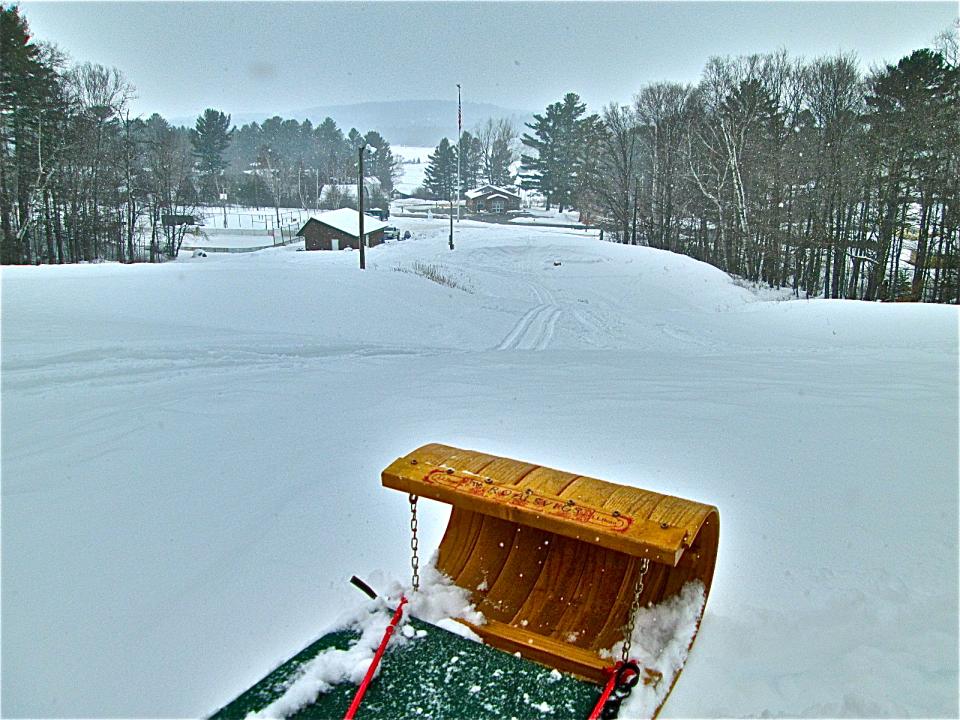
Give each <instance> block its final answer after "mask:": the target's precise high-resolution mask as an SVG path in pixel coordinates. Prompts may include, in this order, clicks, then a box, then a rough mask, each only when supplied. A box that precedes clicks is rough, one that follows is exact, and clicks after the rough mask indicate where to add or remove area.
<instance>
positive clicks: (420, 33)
mask: <svg viewBox="0 0 960 720" xmlns="http://www.w3.org/2000/svg"><path fill="white" fill-rule="evenodd" d="M21 10H22V12H23V13H24V15H25V16H26V17H27V19H28V21H29V23H30V26H31V29H32V30H33V33H34V35H35V36H36V37H37V38H39V39H42V40H49V41H53V42H55V43H56V44H58V45H59V46H60V47H61V49H63V50H65V51H67V52H68V53H69V55H70V56H71V58H72V59H73V60H75V61H91V62H97V63H101V64H103V65H113V66H116V67H117V68H119V69H120V70H122V71H123V72H124V74H126V76H127V77H128V78H129V79H130V80H131V81H132V82H133V83H134V84H135V85H136V87H137V90H138V95H139V98H138V99H137V101H136V102H135V105H134V110H135V111H136V112H142V113H149V112H159V113H161V114H163V115H165V116H168V117H169V116H182V115H195V114H197V113H199V112H201V111H202V110H203V109H204V108H206V107H215V108H218V109H221V110H224V111H225V112H233V113H237V112H243V111H251V112H252V111H263V112H271V113H273V112H276V113H279V114H283V113H284V112H285V111H290V110H295V109H298V108H305V107H310V106H316V105H330V104H346V103H353V102H362V101H372V100H402V99H415V98H441V97H444V98H451V97H452V98H455V97H456V87H455V85H456V83H457V82H460V83H462V84H463V87H464V97H465V99H470V100H474V101H478V102H490V103H495V104H498V105H501V106H505V107H510V108H517V109H520V110H533V111H537V110H541V109H543V107H545V106H546V105H547V104H548V103H550V102H554V101H556V100H558V99H559V98H560V97H561V96H562V95H563V93H565V92H569V91H574V92H577V93H579V94H580V96H581V97H582V98H583V99H584V100H586V101H587V103H588V104H589V106H590V107H591V109H594V110H598V109H599V108H600V107H601V106H602V105H604V104H606V103H607V102H609V101H611V100H618V101H622V102H625V101H628V100H629V99H630V98H631V97H632V96H633V94H634V93H635V92H636V91H637V90H638V89H639V87H640V86H641V85H642V84H643V83H645V82H650V81H655V80H675V81H688V82H693V81H695V80H696V79H697V77H698V75H699V73H700V70H701V68H702V67H703V65H704V63H705V61H706V60H707V58H708V57H709V56H711V55H725V54H731V55H736V54H749V53H756V52H768V51H772V50H775V49H777V48H779V47H784V48H786V49H787V50H788V51H789V52H790V54H791V55H795V56H796V55H803V56H807V57H812V56H816V55H822V54H829V53H834V52H836V51H838V50H848V51H850V50H852V51H854V52H856V53H857V54H858V56H859V57H860V59H861V61H862V64H863V66H864V68H867V67H869V66H870V65H872V64H877V63H880V62H883V61H887V62H895V61H896V60H898V59H899V58H900V57H902V56H903V55H905V54H907V53H908V52H909V51H911V50H913V49H916V48H918V47H925V46H929V44H930V42H931V40H932V38H933V36H934V35H936V34H937V33H938V32H940V31H941V30H943V29H945V28H947V27H948V26H949V25H950V23H951V22H952V21H953V20H954V19H955V18H956V17H957V4H956V3H955V2H943V3H941V2H923V3H920V2H913V3H898V2H857V3H841V2H802V3H787V2H745V3H720V2H666V3H660V2H656V3H655V2H650V3H632V2H631V3H627V2H620V3H574V2H571V3H560V4H555V3H547V2H532V3H503V2H478V3H472V2H471V3H427V2H423V3H400V2H397V3H366V2H350V3H332V2H297V3H279V2H271V3H252V2H251V3H239V2H206V3H179V2H168V3H119V2H118V3H48V2H30V1H24V2H22V3H21Z"/></svg>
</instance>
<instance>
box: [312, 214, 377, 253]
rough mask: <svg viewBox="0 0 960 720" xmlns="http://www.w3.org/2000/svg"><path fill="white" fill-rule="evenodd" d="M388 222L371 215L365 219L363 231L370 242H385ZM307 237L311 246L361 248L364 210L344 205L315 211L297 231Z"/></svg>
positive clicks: (323, 248)
mask: <svg viewBox="0 0 960 720" xmlns="http://www.w3.org/2000/svg"><path fill="white" fill-rule="evenodd" d="M385 227H387V223H385V222H381V221H380V220H376V219H374V218H372V217H370V216H369V215H365V217H364V219H363V234H364V236H365V238H366V243H365V244H366V246H367V247H373V246H375V245H380V244H381V243H382V242H383V229H384V228H385ZM297 235H298V236H299V237H302V238H303V239H304V244H305V245H306V249H307V250H342V249H344V248H348V247H351V248H353V249H354V250H358V249H359V248H360V243H359V237H360V213H358V212H357V211H356V210H351V209H350V208H340V209H339V210H330V211H329V212H324V213H319V214H316V215H311V216H310V217H309V218H308V219H307V221H306V222H305V223H304V224H303V227H301V228H300V230H299V231H298V232H297Z"/></svg>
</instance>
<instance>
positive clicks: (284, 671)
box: [211, 618, 597, 720]
mask: <svg viewBox="0 0 960 720" xmlns="http://www.w3.org/2000/svg"><path fill="white" fill-rule="evenodd" d="M404 627H406V628H410V630H408V631H406V632H405V633H404V635H407V636H408V637H405V638H403V642H402V643H394V644H391V646H390V649H389V650H387V652H386V654H385V655H384V657H383V660H382V661H381V664H380V672H379V674H378V675H377V678H376V680H374V682H373V683H371V685H370V689H369V690H368V691H367V694H366V696H365V697H364V699H363V704H362V705H361V706H360V711H359V713H358V715H357V718H358V720H372V719H375V718H382V719H383V720H400V719H401V718H417V717H420V718H434V719H435V720H442V719H443V718H449V719H450V720H464V719H466V718H471V719H476V718H511V717H512V718H517V719H518V720H520V719H522V720H534V719H535V718H543V719H544V720H545V719H547V718H551V719H552V720H557V719H558V718H586V717H587V716H588V714H589V713H590V710H591V708H592V707H593V705H594V703H595V702H596V699H597V686H596V685H594V684H592V683H589V682H585V681H583V680H580V679H577V678H574V677H571V676H569V675H561V674H560V673H557V672H555V671H554V672H551V671H550V670H548V669H546V668H544V667H543V666H542V665H538V664H536V663H532V662H529V661H527V660H522V659H520V658H517V657H515V656H513V655H508V654H507V653H502V652H500V651H498V650H495V649H493V648H491V647H488V646H486V645H482V644H480V643H478V642H475V641H473V640H468V639H466V638H463V637H460V636H459V635H455V634H453V633H451V632H448V631H447V630H444V629H442V628H439V627H436V626H435V625H431V624H429V623H425V622H422V621H420V620H417V619H416V618H409V619H408V620H407V624H406V625H405V626H404ZM358 638H359V633H358V632H356V631H354V630H351V629H345V630H341V631H338V632H333V633H330V634H328V635H325V636H324V637H322V638H320V639H319V640H318V641H317V642H315V643H314V644H312V645H311V646H309V647H308V648H306V649H305V650H303V651H302V652H301V653H299V654H298V655H296V656H295V657H293V658H291V659H290V660H289V661H287V662H286V663H284V664H283V665H281V666H280V667H278V668H277V669H276V670H274V671H273V672H271V673H270V674H269V675H267V677H265V678H264V679H263V680H261V681H260V682H258V683H257V684H256V685H254V686H253V687H252V688H250V689H249V690H247V691H246V692H244V693H243V694H242V695H240V697H238V698H237V699H236V700H234V701H233V702H231V703H230V704H229V705H227V706H226V707H224V708H222V709H221V710H219V711H217V712H216V713H215V714H214V715H213V716H212V717H211V720H243V719H244V718H247V717H248V716H249V715H251V714H252V715H253V716H254V717H277V716H282V715H286V717H288V718H290V719H292V720H306V719H307V718H310V719H318V720H330V719H331V718H334V719H337V720H339V718H342V717H344V713H345V712H346V710H347V708H348V707H349V705H350V701H351V700H352V699H353V696H354V693H355V692H356V690H357V686H356V685H355V684H353V683H349V682H345V683H341V684H338V685H335V686H333V687H332V688H331V689H330V690H329V691H328V692H325V693H320V694H319V695H317V697H316V699H315V700H314V701H313V702H310V703H308V704H305V705H303V706H301V707H300V708H299V709H296V710H294V711H293V712H292V713H286V712H277V711H276V710H274V709H273V708H275V707H276V706H272V705H271V704H272V703H274V702H276V701H277V700H278V699H280V698H281V697H282V696H283V694H284V691H285V689H286V688H287V687H288V686H289V685H290V684H291V682H292V681H293V680H294V679H295V678H296V677H297V676H298V675H299V674H301V673H303V672H304V669H305V668H306V667H307V666H308V664H309V663H310V661H311V660H313V659H314V658H316V657H318V656H320V655H322V653H324V652H329V651H330V650H344V649H346V648H347V647H349V646H350V645H351V643H354V642H356V641H357V639H358Z"/></svg>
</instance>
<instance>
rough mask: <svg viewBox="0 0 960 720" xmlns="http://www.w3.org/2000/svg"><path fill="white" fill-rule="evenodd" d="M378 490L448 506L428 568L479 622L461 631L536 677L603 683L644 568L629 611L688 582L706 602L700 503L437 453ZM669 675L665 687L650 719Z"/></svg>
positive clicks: (708, 554)
mask: <svg viewBox="0 0 960 720" xmlns="http://www.w3.org/2000/svg"><path fill="white" fill-rule="evenodd" d="M382 482H383V484H384V486H386V487H390V488H394V489H397V490H402V491H404V492H407V493H410V494H412V495H416V496H420V497H426V498H432V499H434V500H440V501H443V502H447V503H450V504H451V505H453V510H452V512H451V515H450V521H449V523H448V525H447V529H446V533H445V534H444V537H443V539H442V541H441V542H440V547H439V549H438V556H437V568H438V569H439V570H440V571H441V572H443V573H445V574H446V575H448V576H449V577H450V578H452V579H453V581H454V582H455V583H456V584H457V585H459V586H460V587H462V588H465V589H467V590H468V591H470V593H471V595H472V597H473V600H474V602H475V604H476V606H477V609H478V610H480V611H481V612H482V613H483V615H484V616H485V617H486V619H487V622H486V624H484V625H482V626H476V625H471V629H472V630H474V632H476V633H477V634H478V635H480V637H482V638H483V640H484V641H485V642H487V643H489V644H490V645H493V646H495V647H498V648H500V649H502V650H506V651H507V652H511V653H513V652H519V653H520V654H521V655H522V656H523V657H525V658H529V659H531V660H534V661H536V662H539V663H542V664H544V665H547V666H548V667H552V668H556V669H558V670H561V671H564V672H569V673H573V674H575V675H577V676H580V677H583V678H586V679H588V680H592V681H594V682H598V683H602V682H604V681H605V679H606V677H607V669H608V668H609V667H610V666H611V665H612V661H611V659H610V658H609V657H605V656H604V655H603V654H602V653H604V652H605V651H608V650H609V649H610V648H611V647H612V646H614V645H615V644H616V643H617V642H618V641H621V640H622V639H623V635H624V628H625V627H626V626H627V621H628V615H629V614H630V611H631V607H632V604H633V602H634V590H635V588H636V587H637V576H638V574H639V573H640V572H641V567H642V565H643V561H644V559H646V560H647V561H648V563H649V564H648V570H647V572H646V574H645V576H644V577H643V590H642V594H641V595H640V603H639V606H640V607H642V608H647V607H649V606H656V605H660V604H661V603H663V602H665V601H667V600H669V599H671V598H674V597H676V596H678V595H679V594H680V593H681V591H682V590H683V588H684V586H685V585H686V584H687V583H690V582H696V581H699V583H702V586H703V603H704V604H705V603H706V598H707V595H708V594H709V592H710V585H711V581H712V579H713V570H714V566H715V564H716V558H717V544H718V540H719V532H720V516H719V512H718V511H717V508H715V507H713V506H711V505H704V504H702V503H698V502H693V501H690V500H684V499H681V498H677V497H672V496H669V495H662V494H660V493H656V492H650V491H648V490H642V489H639V488H634V487H627V486H623V485H617V484H614V483H610V482H605V481H603V480H598V479H595V478H590V477H584V476H579V475H575V474H572V473H567V472H562V471H559V470H553V469H550V468H546V467H542V466H538V465H534V464H531V463H526V462H520V461H517V460H511V459H508V458H502V457H497V456H494V455H487V454H484V453H479V452H474V451H470V450H461V449H458V448H455V447H450V446H448V445H439V444H431V445H424V446H423V447H421V448H418V449H417V450H414V451H413V452H412V453H410V454H408V455H406V456H404V457H402V458H399V459H398V460H396V461H395V462H393V463H392V464H391V465H390V466H389V467H387V468H386V469H385V470H384V471H383V474H382ZM702 610H703V608H702V606H701V608H700V609H699V611H698V613H697V616H696V625H695V627H694V628H693V634H692V636H691V637H690V640H689V644H688V646H687V648H686V650H689V646H690V645H692V644H693V639H694V638H695V637H696V632H697V629H698V628H699V620H700V616H701V615H702ZM681 669H682V660H681V661H680V667H677V668H676V669H675V670H676V671H675V672H674V673H673V674H672V675H673V676H672V678H665V679H666V680H667V682H669V687H668V688H667V690H666V693H664V694H663V696H662V699H661V700H660V701H659V704H658V705H657V707H656V711H655V712H654V713H653V714H654V715H656V712H659V709H660V707H661V706H662V705H663V702H665V701H666V697H667V695H668V694H669V690H670V689H672V687H673V684H674V683H675V682H676V680H677V678H678V677H679V674H680V670H681Z"/></svg>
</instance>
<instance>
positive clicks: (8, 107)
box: [0, 5, 57, 263]
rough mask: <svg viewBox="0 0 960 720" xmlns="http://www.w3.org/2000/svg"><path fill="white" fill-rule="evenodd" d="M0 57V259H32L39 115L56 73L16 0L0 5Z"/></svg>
mask: <svg viewBox="0 0 960 720" xmlns="http://www.w3.org/2000/svg"><path fill="white" fill-rule="evenodd" d="M0 58H2V62H0V233H2V234H0V261H2V262H3V263H20V262H31V260H32V253H31V251H30V244H29V241H28V240H27V232H28V230H29V225H30V221H31V216H32V209H33V208H35V207H36V205H37V202H38V197H39V195H40V194H42V192H41V193H38V191H39V190H41V185H42V184H43V183H44V182H45V181H46V179H47V178H48V177H49V176H47V175H45V174H44V173H43V170H42V167H41V159H42V158H41V156H40V144H41V142H42V134H43V128H42V121H41V119H40V118H41V113H44V112H45V111H47V110H49V109H51V107H50V106H51V104H52V102H51V101H52V99H53V98H54V97H55V95H56V92H57V90H56V84H57V78H56V76H55V73H54V68H53V67H52V66H51V65H50V64H48V63H46V62H44V58H43V54H42V52H41V48H40V47H39V46H37V45H36V44H35V43H33V42H32V40H31V37H30V29H29V27H28V25H27V21H26V20H25V19H24V18H22V17H20V12H19V9H18V8H17V7H16V6H15V5H14V6H11V7H3V6H0ZM49 122H50V119H49V118H48V124H49ZM48 150H49V145H48Z"/></svg>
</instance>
